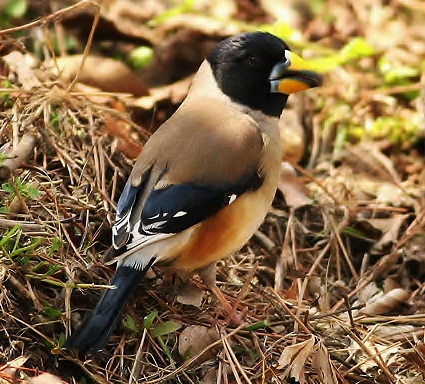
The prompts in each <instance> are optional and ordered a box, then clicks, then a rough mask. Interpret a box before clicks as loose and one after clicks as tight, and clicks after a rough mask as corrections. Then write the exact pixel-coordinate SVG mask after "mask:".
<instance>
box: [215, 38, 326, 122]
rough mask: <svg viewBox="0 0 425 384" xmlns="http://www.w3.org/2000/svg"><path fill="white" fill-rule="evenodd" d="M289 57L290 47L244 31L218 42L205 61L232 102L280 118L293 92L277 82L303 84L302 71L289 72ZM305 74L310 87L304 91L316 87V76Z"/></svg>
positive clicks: (309, 72)
mask: <svg viewBox="0 0 425 384" xmlns="http://www.w3.org/2000/svg"><path fill="white" fill-rule="evenodd" d="M291 54H292V53H291V52H290V50H289V47H288V46H287V45H286V44H285V43H284V42H283V41H282V40H281V39H279V38H277V37H276V36H273V35H271V34H270V33H263V32H247V33H242V34H239V35H236V36H232V37H229V38H228V39H226V40H224V41H222V42H221V43H219V44H218V45H217V46H216V47H215V48H214V49H213V50H212V51H211V53H210V54H209V55H208V57H207V60H208V62H209V63H210V65H211V68H212V71H213V74H214V77H215V79H216V81H217V84H218V86H219V87H220V89H221V90H222V91H223V92H224V93H225V94H226V95H228V96H229V97H230V98H231V99H232V100H234V101H236V102H238V103H240V104H243V105H246V106H248V107H250V108H252V109H256V110H261V111H262V112H263V113H265V114H267V115H270V116H279V115H280V114H281V112H282V109H283V108H284V106H285V104H286V101H287V99H288V94H289V93H292V92H296V90H293V87H292V88H291V91H288V92H287V91H285V89H286V88H285V87H278V83H279V82H280V80H282V79H284V78H285V79H289V78H291V79H292V80H294V81H298V82H300V83H303V84H304V85H305V84H306V81H304V80H305V79H304V76H303V71H302V68H300V67H299V65H298V67H297V70H296V71H294V70H292V68H291V60H290V57H289V56H290V55H291ZM295 56H296V55H295ZM296 57H297V58H299V57H298V56H296ZM299 59H300V58H299ZM300 60H301V59H300ZM297 64H299V61H297ZM306 72H308V74H309V84H308V85H307V86H305V87H304V89H306V88H309V87H312V86H317V85H319V80H317V78H318V76H317V75H316V74H315V73H314V72H311V71H306ZM295 74H296V75H297V76H295ZM276 75H277V76H276ZM314 76H316V77H317V78H314ZM273 82H274V84H273ZM292 84H293V83H292ZM284 88H285V89H284ZM299 90H301V89H299Z"/></svg>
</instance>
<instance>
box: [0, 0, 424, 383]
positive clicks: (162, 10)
mask: <svg viewBox="0 0 425 384" xmlns="http://www.w3.org/2000/svg"><path fill="white" fill-rule="evenodd" d="M282 3H284V4H279V2H274V3H272V2H270V1H267V0H262V1H260V0H258V1H249V0H235V1H231V0H215V1H204V2H203V1H199V0H198V1H184V2H183V1H170V2H165V1H164V2H163V1H148V0H145V1H143V2H136V1H134V2H132V1H108V2H103V3H97V2H95V1H91V2H90V1H80V2H72V1H69V2H66V1H63V2H53V1H52V2H49V1H37V2H31V1H25V0H9V1H6V2H5V3H4V4H2V5H0V11H1V14H0V16H1V17H0V25H1V26H2V31H0V56H1V57H0V105H1V107H0V113H1V117H2V119H1V126H0V143H1V147H0V179H1V188H0V199H1V200H0V233H1V235H2V238H1V240H0V258H1V259H0V260H1V262H0V306H1V309H2V312H1V314H0V383H20V382H27V381H30V382H32V383H36V382H37V381H36V380H37V378H38V379H39V380H40V381H39V382H42V383H48V382H52V383H55V382H58V383H60V382H65V383H122V382H131V383H137V382H139V383H142V382H143V383H204V384H208V383H273V382H274V383H297V382H300V383H320V382H321V383H337V382H340V383H360V382H361V383H377V382H378V383H409V384H410V383H422V382H424V381H425V380H424V374H425V373H424V368H423V367H424V362H425V342H424V337H425V335H424V330H423V329H424V325H425V316H424V315H423V313H424V307H425V306H424V303H425V296H424V295H425V289H424V281H425V257H424V254H425V228H424V226H425V218H424V215H425V209H424V206H425V202H424V197H425V193H424V192H425V171H424V169H425V167H424V165H425V85H424V84H425V83H424V82H423V81H422V82H421V74H422V72H423V68H424V65H425V60H424V57H425V30H424V29H423V23H424V21H425V8H424V7H423V4H422V2H421V1H415V0H389V1H380V0H359V1H356V2H355V3H353V2H350V1H340V0H329V1H324V0H318V1H314V2H308V1H305V2H302V1H301V2H300V1H297V2H295V1H288V2H282ZM255 29H261V30H267V31H270V32H272V33H274V34H276V35H278V36H279V37H281V38H283V39H284V40H285V41H286V42H287V43H288V44H289V45H290V46H291V48H292V49H293V50H294V51H296V52H297V53H299V54H300V55H302V56H303V57H306V58H309V59H310V60H311V62H312V65H313V66H314V68H315V69H316V70H319V71H321V72H322V74H323V76H324V84H323V86H322V87H320V88H317V89H314V90H309V91H308V92H306V93H305V94H303V95H300V96H296V97H292V98H291V101H290V103H289V105H288V108H287V109H286V110H285V112H284V114H283V115H282V117H281V131H282V144H283V148H284V150H283V154H282V177H281V183H280V185H279V189H278V191H277V194H276V198H275V201H274V203H273V207H272V208H271V210H270V213H269V214H268V216H267V218H266V220H265V221H264V223H263V225H262V226H261V228H260V229H259V231H258V232H257V233H256V234H255V235H254V236H253V238H252V239H251V240H250V242H249V243H248V244H247V245H246V246H245V247H244V248H243V249H242V250H241V251H240V252H237V253H236V254H234V255H231V256H230V257H229V258H227V259H225V260H223V261H221V262H219V263H218V266H217V285H218V287H219V289H220V290H221V291H222V292H223V294H224V295H225V297H226V298H227V299H228V300H229V303H230V305H231V306H232V308H233V310H234V311H235V313H237V314H239V315H240V316H241V317H242V318H243V319H244V323H243V324H242V325H241V326H239V327H238V326H234V325H232V324H231V322H229V319H228V318H227V315H226V312H225V311H224V310H223V307H222V306H221V304H219V303H218V301H217V299H216V297H215V296H214V295H212V294H211V293H210V292H209V291H208V290H207V289H206V287H205V286H204V284H203V282H202V281H201V280H200V279H199V278H198V277H196V276H195V277H194V278H193V279H192V284H194V285H196V286H198V287H199V288H201V291H200V292H201V293H202V297H201V304H200V306H195V305H188V304H181V299H179V294H180V293H181V290H179V289H178V281H177V280H176V279H175V278H174V277H172V276H168V275H167V274H164V272H163V271H161V270H160V269H155V270H153V271H152V272H150V273H149V275H148V276H147V277H146V279H145V281H144V282H143V283H142V285H141V286H140V289H138V291H137V294H136V295H135V296H134V297H133V298H132V299H131V300H130V302H129V304H128V305H127V306H126V309H125V313H124V315H123V321H122V322H121V323H120V325H119V326H118V328H117V329H116V330H115V331H114V333H113V335H112V337H111V338H110V340H109V343H108V345H107V348H106V349H105V350H104V351H102V352H100V353H99V354H96V355H93V356H88V357H85V356H82V355H78V354H76V353H74V352H67V351H63V350H61V345H63V342H64V340H65V338H66V335H67V334H68V332H69V331H70V330H71V326H72V327H74V326H75V325H76V324H78V323H79V322H81V321H82V318H83V317H84V316H85V315H86V314H87V313H88V312H89V311H90V310H92V309H93V308H94V306H95V304H96V302H97V299H98V297H99V293H100V292H101V290H102V289H104V288H105V286H106V285H107V283H108V280H109V278H110V276H111V275H112V273H113V266H104V265H103V264H102V262H101V260H102V255H103V254H104V252H105V251H106V249H107V248H108V246H109V245H110V241H111V240H110V232H111V224H112V223H113V219H114V213H115V210H116V201H117V199H118V197H119V194H120V192H121V190H122V188H123V185H124V183H125V181H126V178H127V177H128V175H129V172H130V170H131V167H132V164H133V163H134V160H135V158H136V157H137V154H138V153H139V152H140V150H141V149H142V147H143V143H144V142H145V141H146V140H147V138H148V137H149V135H150V134H151V133H152V132H153V131H154V130H155V129H156V128H157V127H158V126H159V125H160V124H161V123H162V122H163V121H164V120H166V119H167V118H168V117H169V116H170V115H171V114H172V113H173V111H174V110H175V109H176V108H177V107H178V105H179V103H180V102H181V101H182V100H183V98H184V96H185V95H186V93H187V90H188V86H189V84H190V79H191V76H192V75H193V73H194V72H195V71H196V69H197V67H198V66H199V64H200V62H201V61H202V60H203V58H204V57H205V54H206V53H207V52H208V51H209V49H211V47H212V46H213V45H214V44H215V43H216V42H217V41H220V40H221V39H222V38H224V37H227V36H229V35H231V34H234V33H238V32H241V31H246V30H255ZM93 31H94V33H92V32H93ZM83 62H84V66H81V64H82V63H83ZM186 299H189V300H191V299H193V300H194V301H196V299H197V297H191V296H189V297H188V298H187V297H186ZM179 300H180V301H179ZM47 373H51V374H53V375H54V376H47Z"/></svg>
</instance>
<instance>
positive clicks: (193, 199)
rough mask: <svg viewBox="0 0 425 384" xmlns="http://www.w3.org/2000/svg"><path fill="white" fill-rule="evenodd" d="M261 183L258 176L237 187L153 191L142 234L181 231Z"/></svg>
mask: <svg viewBox="0 0 425 384" xmlns="http://www.w3.org/2000/svg"><path fill="white" fill-rule="evenodd" d="M261 183H262V178H261V177H260V176H259V175H258V174H257V173H255V174H253V175H252V174H251V175H249V176H247V177H244V178H243V181H242V180H241V181H240V182H239V183H238V184H237V185H231V186H229V185H227V186H222V187H217V186H214V187H211V186H199V185H196V184H190V183H187V184H178V185H169V186H167V187H165V188H162V189H158V190H153V191H152V192H151V193H150V194H149V196H148V198H147V200H146V202H145V205H144V207H143V211H142V217H141V226H140V233H142V234H144V235H154V234H157V233H178V232H181V231H183V230H185V229H187V228H189V227H191V226H193V225H195V224H197V223H199V222H201V221H202V220H204V219H206V218H207V217H209V216H211V215H212V214H214V213H216V212H218V211H219V210H220V209H222V208H223V207H225V206H226V205H228V204H229V203H231V201H232V199H233V198H237V196H239V195H241V194H243V193H245V192H247V191H248V190H251V191H252V190H255V189H257V188H259V186H260V185H261Z"/></svg>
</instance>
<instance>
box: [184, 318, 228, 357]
mask: <svg viewBox="0 0 425 384" xmlns="http://www.w3.org/2000/svg"><path fill="white" fill-rule="evenodd" d="M217 340H220V333H219V331H218V329H217V328H207V327H205V326H203V325H191V326H189V327H187V328H185V329H183V331H182V332H181V334H180V337H179V354H180V356H182V357H183V358H186V359H187V358H191V357H193V356H196V355H197V354H198V353H200V352H201V351H202V350H204V349H206V348H207V347H208V346H209V345H211V344H213V343H214V342H216V341H217ZM216 353H217V350H216V349H214V348H212V349H207V350H206V351H205V352H204V353H203V354H202V355H201V356H200V357H199V358H198V359H197V360H196V361H197V363H201V362H204V361H206V360H208V359H211V358H213V357H214V356H215V355H216Z"/></svg>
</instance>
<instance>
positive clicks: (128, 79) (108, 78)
mask: <svg viewBox="0 0 425 384" xmlns="http://www.w3.org/2000/svg"><path fill="white" fill-rule="evenodd" d="M82 62H83V55H74V56H68V57H61V58H58V59H56V61H55V63H51V66H52V67H53V68H56V66H57V69H58V70H59V73H58V76H59V77H60V78H61V79H64V80H67V81H73V80H74V78H75V76H76V75H77V73H78V71H80V67H81V63H82ZM77 80H78V81H79V82H81V83H84V84H88V85H91V86H93V87H96V88H99V89H101V90H103V91H106V92H114V93H117V92H122V93H130V94H132V95H135V96H144V95H147V94H149V90H148V88H147V87H146V85H145V84H144V82H143V80H142V79H141V77H140V76H139V75H138V74H137V73H136V72H133V71H132V70H131V69H130V68H128V67H127V66H126V65H125V64H124V63H122V62H121V61H118V60H113V59H109V58H105V57H100V56H88V57H86V59H85V60H84V65H83V67H82V68H81V71H80V72H79V73H78V79H77Z"/></svg>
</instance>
